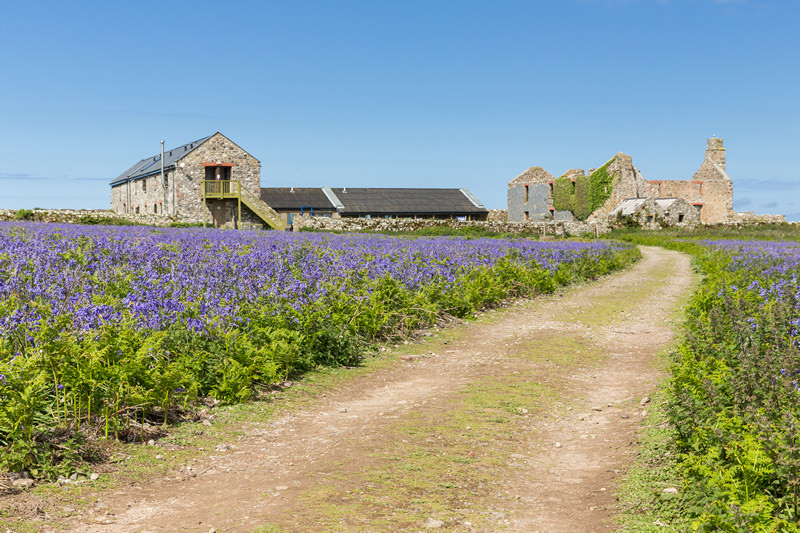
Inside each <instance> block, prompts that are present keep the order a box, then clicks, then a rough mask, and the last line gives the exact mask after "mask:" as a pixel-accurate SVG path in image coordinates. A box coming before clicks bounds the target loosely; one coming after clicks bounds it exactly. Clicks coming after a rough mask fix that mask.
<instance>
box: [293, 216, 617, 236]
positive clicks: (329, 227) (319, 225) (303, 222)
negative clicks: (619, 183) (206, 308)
mask: <svg viewBox="0 0 800 533" xmlns="http://www.w3.org/2000/svg"><path fill="white" fill-rule="evenodd" d="M437 226H439V227H449V228H466V227H483V228H487V229H490V230H491V231H495V232H497V233H512V234H530V233H535V234H539V235H562V236H563V235H567V234H568V235H576V236H579V235H583V234H592V235H599V234H603V233H608V232H609V231H611V228H610V226H609V225H608V223H605V222H597V223H589V222H577V221H539V222H527V223H514V222H505V223H504V222H478V221H459V220H434V219H398V218H323V217H311V216H302V217H301V216H295V218H294V230H295V231H299V230H300V229H302V228H310V229H316V230H320V231H345V232H347V231H414V230H418V229H422V228H430V227H437Z"/></svg>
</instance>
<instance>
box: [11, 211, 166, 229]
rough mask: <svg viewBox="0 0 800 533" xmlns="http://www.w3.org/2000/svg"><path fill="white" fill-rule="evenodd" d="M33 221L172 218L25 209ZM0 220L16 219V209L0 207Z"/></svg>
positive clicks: (160, 222)
mask: <svg viewBox="0 0 800 533" xmlns="http://www.w3.org/2000/svg"><path fill="white" fill-rule="evenodd" d="M26 213H29V214H30V218H26V219H25V220H31V221H34V222H50V223H63V224H81V223H86V222H87V221H88V220H91V221H92V222H93V223H97V222H99V223H102V222H103V221H107V223H108V224H111V225H113V224H115V223H117V222H119V221H127V222H131V223H133V224H141V225H146V226H169V225H170V224H171V223H172V222H173V220H172V219H171V218H169V217H165V216H162V215H153V214H139V215H137V214H135V213H114V212H113V211H107V210H104V209H34V210H32V211H27V210H26ZM0 220H17V211H16V210H13V209H0Z"/></svg>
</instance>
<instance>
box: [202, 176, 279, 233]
mask: <svg viewBox="0 0 800 533" xmlns="http://www.w3.org/2000/svg"><path fill="white" fill-rule="evenodd" d="M209 199H211V200H219V199H235V200H237V202H238V206H239V210H238V213H239V227H240V228H241V227H242V204H244V205H245V206H246V207H247V208H248V209H250V211H252V212H253V213H255V215H256V216H257V217H258V218H260V219H261V220H262V221H263V222H264V223H265V224H267V225H268V226H270V227H271V228H274V229H279V230H283V229H285V226H284V224H283V220H282V219H281V216H280V215H279V214H278V213H277V212H276V211H275V210H274V209H272V208H271V207H270V206H268V205H267V204H265V203H264V202H263V201H261V198H259V197H258V196H256V195H255V194H253V193H252V192H250V190H249V189H247V187H242V183H241V182H239V181H234V180H205V181H203V202H205V201H206V200H209Z"/></svg>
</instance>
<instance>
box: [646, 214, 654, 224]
mask: <svg viewBox="0 0 800 533" xmlns="http://www.w3.org/2000/svg"><path fill="white" fill-rule="evenodd" d="M652 221H653V215H647V223H648V224H650V223H651V222H652Z"/></svg>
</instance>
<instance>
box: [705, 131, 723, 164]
mask: <svg viewBox="0 0 800 533" xmlns="http://www.w3.org/2000/svg"><path fill="white" fill-rule="evenodd" d="M706 161H708V162H709V163H714V164H715V165H719V166H720V167H722V170H725V147H724V146H722V139H720V138H718V137H712V138H710V139H709V140H708V147H707V148H706ZM726 172H727V171H726Z"/></svg>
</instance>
